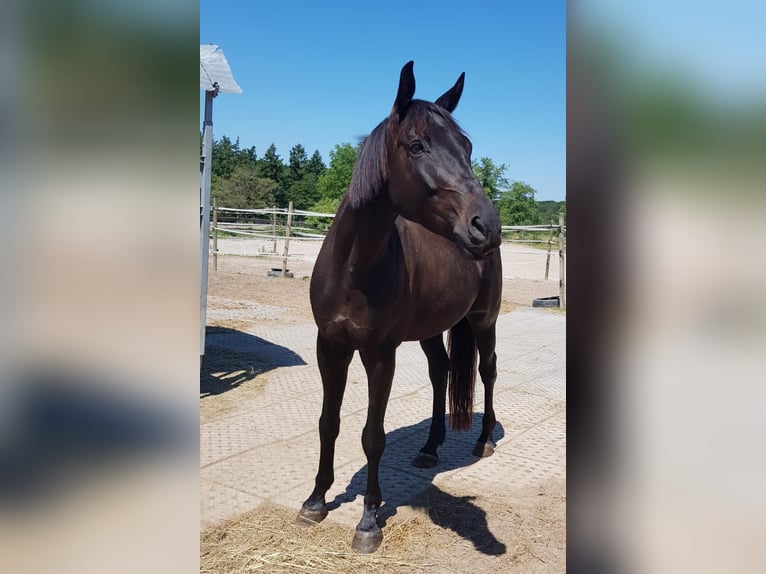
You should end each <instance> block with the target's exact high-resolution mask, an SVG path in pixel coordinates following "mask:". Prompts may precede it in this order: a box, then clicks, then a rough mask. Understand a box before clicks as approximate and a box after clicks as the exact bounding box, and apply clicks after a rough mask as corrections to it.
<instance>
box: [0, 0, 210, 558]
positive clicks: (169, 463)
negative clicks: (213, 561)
mask: <svg viewBox="0 0 766 574" xmlns="http://www.w3.org/2000/svg"><path fill="white" fill-rule="evenodd" d="M198 40H199V6H198V4H197V3H192V2H187V1H182V0H168V1H163V2H149V1H146V0H139V1H137V2H133V1H131V2H128V1H122V0H120V1H117V2H95V1H86V0H63V1H55V2H54V1H36V0H33V1H31V2H20V1H18V0H11V1H10V2H5V3H3V4H2V5H1V6H0V75H2V79H1V80H0V85H1V86H2V89H0V173H2V174H3V177H2V180H1V181H0V186H1V187H0V198H1V201H2V209H0V214H1V215H0V218H1V219H0V221H1V223H0V233H2V236H1V238H2V249H0V253H2V255H1V256H0V257H2V259H1V260H0V264H2V269H3V273H2V276H3V281H2V297H0V304H2V306H3V308H2V317H3V321H2V322H0V324H1V325H2V327H0V333H2V362H1V363H0V364H2V378H1V379H0V392H1V393H2V398H0V571H3V572H20V571H25V572H49V571H56V572H105V571H108V572H176V571H177V572H191V571H195V569H198V562H199V557H198V544H199V538H198V523H199V520H198V516H199V502H198V464H197V461H198V452H199V451H198V440H199V439H198V436H199V434H198V395H197V388H198V377H199V341H198V337H199V325H198V320H199V319H198V317H199V315H198V308H199V307H198V296H199V295H198V293H199V291H198V289H199V259H198V258H199V247H198V246H199V236H198V233H199V230H198V227H197V222H198V213H197V209H198V208H197V205H198V197H199V195H198V190H199V176H198V166H199V130H200V126H199V111H198V103H199V92H198V90H199V88H198V85H197V58H198V44H199V41H198Z"/></svg>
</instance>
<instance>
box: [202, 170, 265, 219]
mask: <svg viewBox="0 0 766 574" xmlns="http://www.w3.org/2000/svg"><path fill="white" fill-rule="evenodd" d="M275 188H276V183H275V182H273V181H272V180H270V179H267V178H265V177H260V176H259V175H258V170H257V169H256V168H255V166H253V165H240V166H237V167H236V168H234V171H233V172H232V174H231V177H229V178H226V179H223V178H216V180H215V181H214V184H213V186H212V191H211V194H212V196H213V197H215V198H217V199H218V205H221V206H225V207H233V208H236V209H259V208H264V207H271V206H272V205H274V190H275Z"/></svg>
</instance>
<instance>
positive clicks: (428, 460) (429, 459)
mask: <svg viewBox="0 0 766 574" xmlns="http://www.w3.org/2000/svg"><path fill="white" fill-rule="evenodd" d="M438 462H439V457H438V456H436V455H435V454H428V453H427V452H419V453H418V456H416V457H415V458H414V459H413V461H412V462H411V463H410V464H412V466H415V467H417V468H433V467H435V466H436V463H438Z"/></svg>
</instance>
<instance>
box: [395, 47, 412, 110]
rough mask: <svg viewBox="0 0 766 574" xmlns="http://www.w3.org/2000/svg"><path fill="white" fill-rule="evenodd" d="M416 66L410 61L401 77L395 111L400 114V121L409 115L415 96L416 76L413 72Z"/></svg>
mask: <svg viewBox="0 0 766 574" xmlns="http://www.w3.org/2000/svg"><path fill="white" fill-rule="evenodd" d="M414 65H415V62H413V61H412V60H410V61H409V62H407V63H406V64H404V67H403V68H402V73H401V74H400V75H399V91H398V92H397V94H396V102H394V109H395V110H396V112H397V113H398V114H399V118H400V119H401V118H403V117H404V115H405V114H406V113H407V108H409V107H410V103H411V102H412V96H414V95H415V74H414V73H413V72H412V67H413V66H414Z"/></svg>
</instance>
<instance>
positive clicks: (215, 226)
mask: <svg viewBox="0 0 766 574" xmlns="http://www.w3.org/2000/svg"><path fill="white" fill-rule="evenodd" d="M213 269H214V270H215V271H218V198H216V197H214V198H213Z"/></svg>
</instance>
